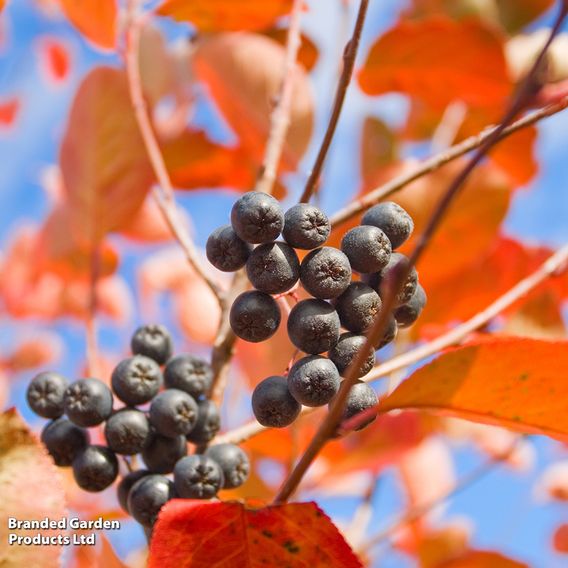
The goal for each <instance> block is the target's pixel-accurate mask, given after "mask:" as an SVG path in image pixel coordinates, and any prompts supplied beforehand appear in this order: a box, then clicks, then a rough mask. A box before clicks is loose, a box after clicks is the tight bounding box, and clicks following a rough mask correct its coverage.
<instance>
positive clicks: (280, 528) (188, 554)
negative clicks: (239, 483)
mask: <svg viewBox="0 0 568 568" xmlns="http://www.w3.org/2000/svg"><path fill="white" fill-rule="evenodd" d="M148 566H149V568H173V567H175V568H210V567H211V566H217V567H219V568H221V567H226V568H230V567H233V566H239V568H240V567H242V568H245V567H247V568H256V567H258V568H260V567H261V566H298V567H301V566H305V567H314V566H327V567H328V568H355V567H360V566H362V564H361V562H360V561H359V560H358V559H357V557H356V556H355V555H354V554H353V552H352V551H351V549H350V548H349V546H348V544H347V543H346V542H345V540H344V538H343V537H342V536H341V534H340V532H339V531H338V530H337V528H336V527H335V526H334V525H333V523H332V522H331V520H330V519H329V517H327V516H326V515H325V514H324V513H323V512H322V511H321V510H320V509H319V508H318V507H317V505H316V504H315V503H294V504H289V505H281V506H272V507H266V508H263V509H247V508H245V507H244V505H242V504H241V503H234V502H232V503H231V502H226V503H203V502H201V501H185V500H178V499H175V500H174V501H170V503H168V504H167V505H166V506H165V507H164V508H163V509H162V512H161V513H160V517H159V519H158V523H157V525H156V527H155V529H154V535H153V538H152V542H151V548H150V559H149V562H148Z"/></svg>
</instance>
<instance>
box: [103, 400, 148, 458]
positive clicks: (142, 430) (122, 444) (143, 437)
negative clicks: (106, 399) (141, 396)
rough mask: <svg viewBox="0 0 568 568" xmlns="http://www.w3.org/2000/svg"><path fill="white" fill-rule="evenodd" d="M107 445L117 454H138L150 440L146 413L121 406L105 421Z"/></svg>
mask: <svg viewBox="0 0 568 568" xmlns="http://www.w3.org/2000/svg"><path fill="white" fill-rule="evenodd" d="M105 438H106V441H107V444H108V447H109V448H110V449H111V450H112V451H113V452H116V453H117V454H123V455H125V456H133V455H134V454H139V453H140V452H141V451H142V450H143V448H144V447H145V446H146V444H148V442H149V441H150V424H149V422H148V419H147V418H146V415H145V414H144V413H143V412H140V410H136V409H135V408H123V409H121V410H118V411H117V412H115V413H114V414H111V416H110V417H109V418H108V420H107V421H106V423H105Z"/></svg>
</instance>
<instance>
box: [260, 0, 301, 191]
mask: <svg viewBox="0 0 568 568" xmlns="http://www.w3.org/2000/svg"><path fill="white" fill-rule="evenodd" d="M303 5H304V2H303V0H294V4H293V6H292V11H291V13H290V27H289V28H288V37H287V40H286V57H285V61H284V77H283V80H282V85H281V87H280V92H279V94H278V101H277V103H276V106H275V107H274V110H273V111H272V113H271V115H270V133H269V135H268V141H267V143H266V149H265V153H264V160H263V162H262V166H261V168H260V172H259V177H258V179H257V182H256V187H255V189H254V191H263V192H264V193H268V194H271V193H272V189H273V187H274V182H275V180H276V176H277V173H278V164H279V162H280V157H281V156H282V151H283V149H284V143H285V139H286V134H287V132H288V128H289V126H290V112H291V109H292V98H293V94H294V82H295V79H296V70H297V63H296V61H297V59H298V51H299V50H300V46H301V45H302V38H301V35H300V21H301V14H302V9H303Z"/></svg>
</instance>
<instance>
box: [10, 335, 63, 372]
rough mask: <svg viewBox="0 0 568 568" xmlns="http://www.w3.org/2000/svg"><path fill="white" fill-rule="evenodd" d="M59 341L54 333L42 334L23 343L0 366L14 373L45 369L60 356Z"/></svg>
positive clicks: (60, 344)
mask: <svg viewBox="0 0 568 568" xmlns="http://www.w3.org/2000/svg"><path fill="white" fill-rule="evenodd" d="M61 349H62V343H61V339H60V338H59V336H58V335H56V334H55V333H54V332H44V333H42V335H41V336H37V337H35V338H33V339H27V340H25V341H23V342H22V343H21V344H20V345H18V347H17V348H16V349H15V350H14V351H13V352H12V353H11V354H10V356H9V357H8V358H7V359H6V360H5V361H2V365H3V366H5V367H7V368H8V369H10V371H12V372H14V373H18V372H21V371H26V370H28V369H35V368H36V367H45V366H46V365H48V364H50V363H52V362H53V361H54V360H57V359H59V356H60V354H61Z"/></svg>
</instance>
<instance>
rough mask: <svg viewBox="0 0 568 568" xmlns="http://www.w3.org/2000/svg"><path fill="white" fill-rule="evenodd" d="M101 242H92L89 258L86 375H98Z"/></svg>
mask: <svg viewBox="0 0 568 568" xmlns="http://www.w3.org/2000/svg"><path fill="white" fill-rule="evenodd" d="M101 246H102V245H101V244H100V243H96V244H95V243H93V245H92V248H91V258H90V279H89V305H88V307H87V319H86V321H85V328H86V329H85V331H86V340H87V376H89V377H98V376H99V344H98V338H97V321H96V318H97V310H98V298H97V285H98V282H99V277H100V272H101Z"/></svg>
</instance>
